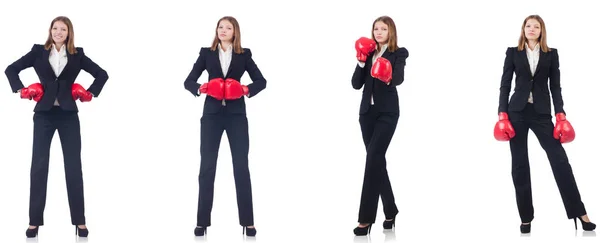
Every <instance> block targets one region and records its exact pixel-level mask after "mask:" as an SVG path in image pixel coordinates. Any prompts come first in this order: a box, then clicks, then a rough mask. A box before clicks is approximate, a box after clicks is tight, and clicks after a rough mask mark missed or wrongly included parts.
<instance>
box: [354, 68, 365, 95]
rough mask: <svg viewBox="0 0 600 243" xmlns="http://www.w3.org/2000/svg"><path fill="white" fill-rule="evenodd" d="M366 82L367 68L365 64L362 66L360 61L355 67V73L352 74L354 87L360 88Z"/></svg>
mask: <svg viewBox="0 0 600 243" xmlns="http://www.w3.org/2000/svg"><path fill="white" fill-rule="evenodd" d="M364 84H365V68H364V65H363V67H361V66H360V65H359V64H358V63H357V64H356V68H354V74H352V88H354V89H360V88H362V86H363V85H364Z"/></svg>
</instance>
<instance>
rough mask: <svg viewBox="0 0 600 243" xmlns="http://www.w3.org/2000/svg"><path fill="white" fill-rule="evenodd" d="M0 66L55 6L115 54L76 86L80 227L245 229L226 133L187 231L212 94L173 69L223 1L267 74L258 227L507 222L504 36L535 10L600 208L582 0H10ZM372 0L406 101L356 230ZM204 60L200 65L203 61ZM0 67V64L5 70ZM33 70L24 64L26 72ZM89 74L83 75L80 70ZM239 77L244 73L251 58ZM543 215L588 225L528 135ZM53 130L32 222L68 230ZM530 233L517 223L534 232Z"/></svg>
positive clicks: (15, 214)
mask: <svg viewBox="0 0 600 243" xmlns="http://www.w3.org/2000/svg"><path fill="white" fill-rule="evenodd" d="M1 5H2V6H1V7H0V20H1V21H0V22H1V23H3V24H2V30H3V38H1V39H0V40H1V42H0V43H1V44H0V67H1V69H2V70H4V69H5V68H6V66H8V65H9V64H10V63H12V62H13V61H15V60H17V59H18V58H20V57H21V56H23V55H25V54H26V53H27V52H28V51H29V50H30V48H31V46H32V45H33V44H34V43H37V44H43V42H44V41H45V39H46V36H47V30H48V27H49V24H50V21H51V20H52V19H53V18H54V17H56V16H59V15H66V16H68V17H69V18H71V20H72V21H73V24H74V30H75V40H76V43H75V44H76V46H80V47H83V48H84V49H85V53H86V54H87V55H88V57H90V58H91V59H92V60H93V61H95V62H96V63H98V64H99V65H100V66H101V67H102V68H104V69H105V70H106V71H107V72H108V74H109V77H110V78H109V80H108V82H107V83H106V85H105V87H104V90H103V91H102V93H101V94H100V97H98V98H95V99H94V100H92V102H89V103H84V104H81V103H80V102H78V105H79V109H80V112H79V116H80V120H81V133H82V143H83V146H82V160H83V175H84V185H85V206H86V217H87V221H88V223H87V225H88V227H89V228H90V237H89V241H91V242H150V241H153V240H160V241H170V242H193V241H199V240H205V241H208V242H235V241H241V240H242V239H243V237H242V235H241V234H242V229H241V227H240V226H239V224H238V217H237V204H236V197H235V186H234V178H233V171H232V165H231V153H230V150H229V144H228V141H227V136H226V135H225V134H224V135H223V139H222V143H221V148H220V153H219V159H218V165H217V175H216V180H215V198H214V207H213V211H212V212H213V213H212V225H213V226H212V227H210V228H209V230H208V237H207V238H206V239H195V238H194V236H193V233H192V231H193V228H194V227H195V223H196V210H197V208H196V207H197V200H198V172H199V166H200V165H199V162H200V153H199V148H200V117H201V114H202V107H203V102H204V99H205V96H204V95H203V96H201V97H199V98H195V97H193V96H192V95H191V94H190V93H189V92H188V91H187V90H185V89H184V88H183V81H184V80H185V78H186V77H187V75H188V73H189V72H190V70H191V68H192V65H193V63H194V62H195V60H196V58H197V57H198V52H199V50H200V48H201V47H204V46H209V45H210V44H211V41H212V39H213V37H214V29H215V27H216V24H217V23H216V22H217V20H218V19H219V18H220V17H222V16H225V15H231V16H234V17H236V18H237V19H238V21H239V22H240V25H241V33H242V46H244V47H247V48H250V49H251V50H252V53H253V58H254V60H255V62H256V63H257V65H258V67H259V68H260V69H261V71H262V73H263V75H264V76H265V78H266V79H267V88H266V89H265V90H264V91H262V92H261V93H259V94H258V95H257V96H255V97H253V98H250V99H246V104H247V112H248V115H247V116H248V120H249V127H250V130H249V132H250V155H249V156H250V157H249V159H250V173H251V179H252V189H253V197H254V214H255V224H256V227H257V229H258V234H257V237H256V239H254V240H255V241H257V242H314V241H315V240H316V241H318V242H349V241H354V242H370V241H372V242H383V241H390V240H391V241H392V242H393V241H398V242H400V241H402V240H411V241H420V240H421V241H426V240H429V239H461V240H467V241H473V242H479V241H481V240H485V241H490V240H496V239H499V240H505V239H512V240H515V239H518V238H519V236H520V233H519V229H518V226H519V223H520V220H519V217H518V212H517V208H516V202H515V197H514V189H513V185H512V180H511V174H510V163H511V158H510V151H509V147H508V143H507V142H497V141H495V140H494V138H493V133H492V130H493V127H494V124H495V122H496V121H497V115H496V114H497V107H498V95H499V87H500V77H501V75H502V65H503V62H504V57H505V51H506V48H507V47H508V46H515V45H516V44H517V40H518V37H519V33H520V28H521V24H522V21H523V19H524V18H525V17H526V16H528V15H530V14H539V15H541V16H542V17H543V18H544V20H545V22H546V24H547V30H548V44H549V45H550V47H554V48H558V50H559V54H560V64H561V74H562V76H561V80H562V88H563V97H564V101H565V110H566V113H567V118H568V119H569V120H570V121H571V123H572V124H573V126H574V128H575V131H576V133H577V138H576V139H575V141H574V142H572V143H570V144H566V145H565V149H566V151H567V154H568V156H569V159H570V162H571V165H572V167H573V170H574V173H575V177H576V180H577V183H578V186H579V189H580V192H581V194H582V198H583V201H584V203H585V205H586V206H587V210H588V213H589V215H590V218H591V219H592V220H593V221H595V222H596V223H597V222H600V196H599V195H598V189H597V186H598V185H600V179H598V177H597V175H598V172H599V169H600V166H599V165H598V159H597V158H596V155H597V153H596V149H597V148H596V147H595V145H596V144H597V142H596V141H595V138H597V137H599V136H600V132H599V131H598V129H595V128H596V126H597V121H598V120H599V116H598V114H597V112H596V111H595V107H596V106H597V105H598V103H599V101H598V94H597V92H598V90H599V88H600V84H598V82H597V81H598V77H597V76H596V71H597V67H596V66H597V60H596V58H595V57H596V56H599V55H600V50H598V49H597V48H594V40H597V39H598V38H599V37H600V36H599V34H598V33H597V31H594V28H595V27H596V26H598V24H600V20H598V18H597V17H595V14H596V13H595V9H594V8H593V7H592V3H590V2H587V1H570V2H565V1H496V2H480V1H451V2H450V1H377V2H368V1H352V2H351V1H344V2H343V3H342V2H339V3H336V1H296V2H274V3H269V1H228V2H218V1H161V2H152V3H150V2H144V3H141V2H140V3H134V2H126V1H94V2H91V1H89V2H84V3H82V2H80V1H65V2H61V3H60V4H53V3H48V2H46V1H37V2H35V3H33V2H31V1H28V2H17V1H11V2H3V3H2V4H1ZM381 15H389V16H391V17H392V18H393V19H394V20H395V22H396V25H397V28H398V36H399V38H398V39H399V45H400V46H403V47H406V48H407V49H408V51H409V53H410V56H409V58H408V59H407V65H406V69H405V73H406V75H405V81H404V84H402V85H401V86H399V87H398V94H399V97H400V110H401V114H400V120H399V123H398V127H397V130H396V133H395V137H394V139H393V140H392V144H391V146H390V148H389V150H388V153H387V161H388V167H387V169H388V173H389V174H390V178H391V182H392V187H393V189H394V193H395V197H396V203H397V205H398V208H399V210H400V213H399V215H398V216H397V223H396V225H397V229H396V230H395V232H391V233H390V232H386V233H385V234H384V233H383V231H382V227H381V222H382V221H383V219H384V215H383V213H382V208H381V205H380V206H379V208H378V211H379V214H378V217H377V222H376V223H375V225H374V226H373V230H372V232H371V236H370V238H367V237H355V236H354V235H353V234H352V229H353V228H354V227H356V225H357V216H358V206H359V200H360V191H361V187H362V180H363V173H364V163H365V149H364V145H363V142H362V138H361V133H360V126H359V123H358V106H359V103H360V98H361V92H362V91H359V90H353V89H352V86H351V85H350V78H351V76H352V73H353V71H354V67H355V65H356V58H355V51H354V41H355V40H356V39H357V38H359V37H361V36H370V29H371V24H372V22H373V20H374V19H375V18H377V17H378V16H381ZM207 76H208V74H207V73H206V72H204V73H203V75H202V76H201V78H200V79H199V80H198V82H199V83H203V82H206V81H207ZM4 77H5V76H4ZM20 77H21V79H22V80H23V82H24V84H25V85H26V86H27V85H29V84H31V83H33V82H37V81H38V79H37V76H36V74H35V72H34V70H33V69H32V68H30V69H27V70H24V71H23V72H21V74H20ZM2 79H3V80H4V81H3V82H4V84H3V85H0V94H2V95H0V104H1V105H0V114H2V126H0V134H2V135H1V136H0V142H1V146H0V148H1V151H0V162H1V163H0V195H2V200H1V202H2V204H1V206H0V229H1V230H0V242H17V241H20V240H22V239H24V238H25V235H24V231H25V229H26V227H27V224H28V202H29V201H28V200H29V169H30V164H31V149H32V138H33V134H32V132H33V121H32V117H33V112H32V110H33V107H34V105H35V104H34V102H33V101H27V100H21V99H19V96H18V94H12V93H11V90H10V86H9V84H8V81H7V80H6V78H2ZM92 81H93V78H92V77H91V76H90V75H89V74H87V73H86V72H85V71H82V72H81V73H80V75H79V78H78V79H77V82H78V83H81V84H82V85H83V86H84V87H88V86H89V85H90V84H91V82H92ZM241 82H242V83H244V84H248V83H250V82H251V80H250V79H249V76H248V75H247V74H246V75H245V76H244V77H243V78H242V80H241ZM529 138H530V140H529V148H530V149H529V156H530V165H531V172H532V175H531V176H532V184H533V197H534V207H535V217H536V218H535V220H534V223H533V227H532V228H533V229H532V234H531V235H530V236H529V237H530V238H531V239H536V240H540V242H541V241H543V240H547V239H567V240H585V239H588V240H589V238H584V237H582V236H590V235H592V236H595V234H588V233H586V234H583V233H582V231H581V229H580V230H579V231H577V232H575V230H574V228H573V222H571V221H568V220H567V218H566V213H565V210H564V207H563V205H562V201H561V198H560V195H559V192H558V188H557V187H556V183H555V182H554V178H553V175H552V171H551V169H550V165H549V162H548V159H547V157H546V154H545V153H544V151H543V150H542V149H541V146H540V145H539V142H538V141H537V139H536V137H535V136H533V133H531V135H530V136H529ZM73 231H74V229H72V226H71V225H70V217H69V208H68V202H67V194H66V186H65V180H64V167H63V162H62V151H61V147H60V140H59V137H58V133H56V134H55V136H54V140H53V143H52V148H51V158H50V171H49V179H48V197H47V203H46V210H45V226H43V227H42V228H41V229H40V235H39V242H70V241H71V240H75V239H74V238H71V237H74V235H73ZM531 239H527V240H531Z"/></svg>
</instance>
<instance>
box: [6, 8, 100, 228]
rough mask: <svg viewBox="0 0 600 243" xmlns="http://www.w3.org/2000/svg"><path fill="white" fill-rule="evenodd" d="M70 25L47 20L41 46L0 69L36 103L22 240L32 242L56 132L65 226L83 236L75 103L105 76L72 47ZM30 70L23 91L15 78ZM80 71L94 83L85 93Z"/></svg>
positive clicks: (87, 96)
mask: <svg viewBox="0 0 600 243" xmlns="http://www.w3.org/2000/svg"><path fill="white" fill-rule="evenodd" d="M74 37H75V34H74V32H73V24H72V23H71V20H70V19H69V18H67V17H64V16H59V17H57V18H55V19H54V20H52V22H51V24H50V28H49V30H48V38H47V40H46V43H45V44H44V45H38V44H35V45H33V47H32V48H31V51H29V53H27V54H26V55H25V56H23V57H21V58H20V59H18V60H17V61H15V62H13V63H12V64H10V65H9V66H8V67H7V68H6V71H5V73H6V76H7V77H8V81H9V83H10V86H11V88H12V91H13V92H15V93H20V96H21V98H23V99H29V100H32V99H33V100H34V101H35V102H37V104H36V105H35V108H34V115H33V155H32V162H31V175H30V177H31V182H30V183H31V185H30V198H29V228H28V229H27V231H26V235H27V237H29V238H33V237H36V236H37V234H38V229H39V226H42V225H44V217H43V214H44V208H45V205H46V188H47V180H48V168H49V160H50V144H51V142H52V137H53V136H54V133H55V131H56V130H58V135H59V136H60V142H61V147H62V151H63V158H64V164H65V165H64V166H65V176H66V181H67V194H68V197H69V207H70V213H71V223H72V224H73V225H75V234H77V235H79V236H82V237H87V235H88V229H87V227H86V225H85V224H86V220H85V215H84V197H83V195H84V194H83V178H82V171H81V134H80V124H79V116H78V114H77V113H78V108H77V104H76V103H75V101H76V100H78V99H79V100H80V101H81V102H87V101H91V100H92V97H94V96H95V97H97V96H98V95H99V94H100V91H101V90H102V88H103V87H104V84H105V83H106V81H107V80H108V74H107V73H106V71H104V70H103V69H102V68H100V66H98V65H97V64H96V63H94V62H93V61H92V60H91V59H90V58H89V57H87V56H86V55H85V54H84V52H83V48H80V47H75V44H74ZM29 67H33V68H34V70H35V72H36V73H37V76H38V77H39V79H40V82H39V83H33V84H31V85H29V86H27V87H25V86H24V85H23V82H22V81H21V79H20V77H19V73H20V72H21V71H22V70H25V69H27V68H29ZM80 70H84V71H86V72H88V73H90V74H91V75H92V76H93V77H94V78H95V80H94V82H93V83H92V85H91V86H90V87H89V88H88V89H87V90H86V89H84V88H83V86H81V85H80V84H78V83H75V79H76V78H77V76H78V75H79V72H80Z"/></svg>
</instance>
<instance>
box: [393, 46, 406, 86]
mask: <svg viewBox="0 0 600 243" xmlns="http://www.w3.org/2000/svg"><path fill="white" fill-rule="evenodd" d="M395 55H396V61H395V62H394V67H393V73H392V81H391V82H390V86H391V85H394V86H398V85H400V84H402V82H404V66H406V58H408V50H406V48H404V47H402V48H399V49H398V50H396V51H395Z"/></svg>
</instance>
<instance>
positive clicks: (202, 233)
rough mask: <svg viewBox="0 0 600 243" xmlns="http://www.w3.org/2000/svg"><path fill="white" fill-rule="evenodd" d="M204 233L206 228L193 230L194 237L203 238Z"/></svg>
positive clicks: (201, 227) (200, 227)
mask: <svg viewBox="0 0 600 243" xmlns="http://www.w3.org/2000/svg"><path fill="white" fill-rule="evenodd" d="M205 233H206V226H199V227H196V228H195V229H194V235H196V236H203V235H204V234H205Z"/></svg>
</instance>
